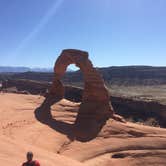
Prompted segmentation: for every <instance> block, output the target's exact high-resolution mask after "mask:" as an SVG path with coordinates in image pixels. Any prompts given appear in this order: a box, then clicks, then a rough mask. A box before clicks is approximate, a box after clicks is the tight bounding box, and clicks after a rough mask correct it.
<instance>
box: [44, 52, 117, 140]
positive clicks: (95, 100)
mask: <svg viewBox="0 0 166 166" xmlns="http://www.w3.org/2000/svg"><path fill="white" fill-rule="evenodd" d="M70 64H75V65H76V66H77V67H79V68H80V70H81V71H82V73H83V76H84V92H83V97H82V103H81V105H80V108H79V111H78V115H77V118H76V121H75V137H77V139H80V140H89V139H91V138H94V137H95V136H96V135H97V133H98V132H99V131H100V129H101V128H102V126H103V125H104V124H105V122H106V121H107V120H108V119H109V118H110V117H114V118H115V117H116V118H117V117H118V116H114V114H113V108H112V106H111V103H110V99H109V93H108V91H107V88H106V86H105V84H104V81H103V79H102V77H101V75H100V74H99V73H98V71H97V70H96V69H95V68H94V67H93V65H92V63H91V61H90V60H89V59H88V53H87V52H84V51H80V50H74V49H67V50H63V51H62V53H61V55H60V56H59V57H58V59H57V61H56V63H55V67H54V73H55V76H54V80H53V84H52V87H51V89H50V93H49V96H52V98H55V99H56V100H60V99H63V98H64V94H65V90H64V87H63V84H62V82H61V79H62V77H63V75H64V73H65V71H66V69H67V67H68V65H70ZM47 103H48V102H47Z"/></svg>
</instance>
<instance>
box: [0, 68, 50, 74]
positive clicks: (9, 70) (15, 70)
mask: <svg viewBox="0 0 166 166" xmlns="http://www.w3.org/2000/svg"><path fill="white" fill-rule="evenodd" d="M29 71H33V72H53V69H52V68H29V67H11V66H0V73H24V72H29Z"/></svg>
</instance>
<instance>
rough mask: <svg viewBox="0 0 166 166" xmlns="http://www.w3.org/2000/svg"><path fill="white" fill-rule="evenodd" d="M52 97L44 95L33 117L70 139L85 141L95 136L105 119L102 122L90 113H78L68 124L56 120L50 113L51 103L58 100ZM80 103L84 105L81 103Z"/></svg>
mask: <svg viewBox="0 0 166 166" xmlns="http://www.w3.org/2000/svg"><path fill="white" fill-rule="evenodd" d="M60 100H61V99H57V98H54V97H52V96H51V97H50V96H49V97H46V98H45V100H44V102H43V103H42V104H41V106H40V107H38V108H36V110H35V112H34V113H35V117H36V119H37V120H38V121H40V122H41V123H43V124H46V125H48V126H49V127H51V128H52V129H54V130H56V131H58V132H60V133H62V134H64V135H66V136H67V137H68V138H69V139H70V140H71V141H73V140H78V141H81V142H87V141H90V140H92V139H94V138H96V137H97V135H98V133H99V132H100V131H101V129H102V127H103V125H104V124H105V122H106V119H105V120H104V121H102V123H101V122H100V123H99V122H98V121H96V117H95V116H94V114H93V115H90V114H82V113H81V114H80V110H81V109H82V106H81V107H80V109H79V113H78V115H77V118H76V121H75V123H74V124H69V123H66V122H63V121H58V120H56V119H54V118H53V117H52V115H51V105H53V104H55V103H56V102H58V101H60ZM81 105H84V104H83V103H82V104H81Z"/></svg>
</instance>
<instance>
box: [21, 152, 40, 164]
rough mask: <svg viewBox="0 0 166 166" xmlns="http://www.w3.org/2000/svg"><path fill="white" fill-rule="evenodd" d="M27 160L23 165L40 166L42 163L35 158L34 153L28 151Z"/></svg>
mask: <svg viewBox="0 0 166 166" xmlns="http://www.w3.org/2000/svg"><path fill="white" fill-rule="evenodd" d="M26 157H27V161H26V162H25V163H23V164H22V166H40V163H39V162H38V161H37V160H33V153H32V152H27V155H26Z"/></svg>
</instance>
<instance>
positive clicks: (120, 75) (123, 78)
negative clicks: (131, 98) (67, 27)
mask: <svg viewBox="0 0 166 166" xmlns="http://www.w3.org/2000/svg"><path fill="white" fill-rule="evenodd" d="M0 69H1V68H0ZM9 69H10V70H4V68H3V70H1V71H3V72H4V71H5V72H14V73H13V74H12V73H10V75H9V74H8V75H7V73H1V74H0V80H2V79H5V78H9V77H10V78H14V79H28V80H37V81H46V82H51V81H52V80H53V77H54V73H53V70H51V69H40V68H36V69H31V68H20V67H19V68H9ZM97 70H98V71H99V73H101V75H102V77H103V78H104V80H105V82H106V83H107V84H111V85H125V86H130V85H161V84H166V67H152V66H120V67H105V68H97ZM23 71H25V72H23ZM63 82H64V83H66V84H76V85H82V83H83V75H82V72H81V71H80V70H78V71H75V72H74V71H73V72H71V71H70V70H69V71H67V72H66V74H65V76H64V77H63Z"/></svg>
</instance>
